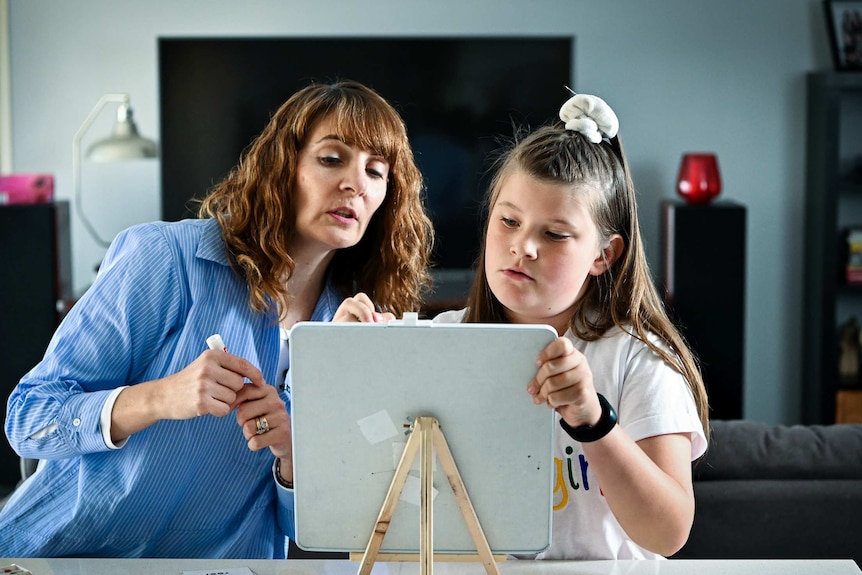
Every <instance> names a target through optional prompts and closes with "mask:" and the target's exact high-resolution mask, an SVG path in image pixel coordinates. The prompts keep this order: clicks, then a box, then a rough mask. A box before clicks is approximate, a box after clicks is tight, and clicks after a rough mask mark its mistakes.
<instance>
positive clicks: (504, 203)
mask: <svg viewBox="0 0 862 575" xmlns="http://www.w3.org/2000/svg"><path fill="white" fill-rule="evenodd" d="M497 205H498V206H504V207H506V208H509V209H511V210H514V211H516V212H523V210H521V208H519V207H518V206H516V205H515V204H513V203H512V202H510V201H508V200H500V201H499V202H497ZM548 222H550V223H552V224H560V225H561V226H568V227H570V228H577V227H578V226H576V225H575V224H574V223H572V222H570V221H569V220H566V219H564V218H551V219H550V220H548Z"/></svg>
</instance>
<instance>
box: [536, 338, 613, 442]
mask: <svg viewBox="0 0 862 575" xmlns="http://www.w3.org/2000/svg"><path fill="white" fill-rule="evenodd" d="M536 362H537V363H538V364H539V370H538V371H537V372H536V377H534V378H533V379H532V381H530V384H529V385H528V386H527V392H528V393H529V394H530V395H532V396H533V403H535V404H536V405H541V404H543V403H546V404H547V405H548V406H550V407H552V408H554V409H555V410H557V412H558V413H559V414H560V415H562V416H563V419H565V420H566V423H568V424H569V425H571V426H572V427H578V426H580V425H594V424H596V423H598V421H599V419H600V418H601V415H602V406H601V405H600V404H599V398H598V396H597V395H596V388H595V387H594V386H593V373H592V371H591V370H590V366H589V364H588V363H587V358H586V357H584V354H582V353H581V352H580V351H578V350H577V349H575V346H574V345H573V344H572V342H571V340H569V339H568V338H566V337H559V338H557V339H556V340H555V341H552V342H551V343H549V344H548V346H547V347H546V348H545V349H543V350H542V353H540V354H539V357H538V359H537V360H536Z"/></svg>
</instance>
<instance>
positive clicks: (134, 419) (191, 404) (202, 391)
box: [111, 350, 270, 442]
mask: <svg viewBox="0 0 862 575" xmlns="http://www.w3.org/2000/svg"><path fill="white" fill-rule="evenodd" d="M246 379H247V380H249V381H251V384H246V383H245V380H246ZM246 387H270V386H268V385H266V383H265V382H264V380H263V374H261V372H260V370H259V369H258V368H256V367H255V366H254V365H252V364H251V363H250V362H248V361H247V360H245V359H243V358H241V357H239V356H236V355H233V354H230V353H227V352H225V351H224V350H207V351H205V352H203V353H202V354H200V355H199V356H198V357H197V359H195V360H194V361H193V362H192V363H190V364H189V365H188V366H187V367H186V368H185V369H183V370H182V371H178V372H177V373H175V374H173V375H169V376H167V377H165V378H162V379H157V380H154V381H149V382H144V383H140V384H138V385H132V386H130V387H127V388H125V389H123V391H122V392H120V394H119V395H118V396H117V401H116V403H115V404H114V409H113V411H112V412H111V439H112V440H113V441H114V442H118V441H122V440H123V439H125V438H127V437H129V436H130V435H132V434H133V433H136V432H138V431H141V430H142V429H146V428H147V427H149V426H150V425H152V424H153V423H156V422H157V421H160V420H163V419H175V420H176V419H192V418H195V417H200V416H202V415H214V416H216V417H224V416H225V415H227V414H228V413H230V411H231V410H232V409H233V408H234V407H235V406H236V405H237V401H238V399H237V398H238V394H239V393H240V391H242V390H243V389H245V388H246Z"/></svg>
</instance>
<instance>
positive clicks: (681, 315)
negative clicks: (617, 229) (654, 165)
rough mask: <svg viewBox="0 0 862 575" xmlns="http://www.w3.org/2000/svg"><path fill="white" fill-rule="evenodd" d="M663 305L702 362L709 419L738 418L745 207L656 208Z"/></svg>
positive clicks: (669, 204) (679, 204) (742, 375)
mask: <svg viewBox="0 0 862 575" xmlns="http://www.w3.org/2000/svg"><path fill="white" fill-rule="evenodd" d="M661 229H662V251H663V258H662V281H663V283H664V290H665V292H664V293H665V303H666V305H667V308H668V312H669V313H670V315H671V318H672V319H673V320H674V323H676V325H677V326H678V327H679V329H680V331H681V332H682V335H683V336H684V337H685V338H686V340H687V342H688V344H689V346H690V347H691V349H692V351H693V352H694V353H695V355H696V356H697V358H698V360H699V361H700V366H701V372H702V373H703V380H704V384H705V385H706V392H707V397H708V399H709V406H710V417H711V418H716V419H741V418H742V416H743V403H744V390H745V265H746V264H745V262H746V209H745V206H743V205H741V204H738V203H736V202H731V201H724V200H720V201H715V202H713V203H711V204H707V205H689V204H686V203H684V202H680V201H665V202H663V203H662V228H661Z"/></svg>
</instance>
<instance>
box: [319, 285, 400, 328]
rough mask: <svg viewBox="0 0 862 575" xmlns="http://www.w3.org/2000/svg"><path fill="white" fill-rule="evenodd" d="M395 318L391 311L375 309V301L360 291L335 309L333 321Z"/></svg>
mask: <svg viewBox="0 0 862 575" xmlns="http://www.w3.org/2000/svg"><path fill="white" fill-rule="evenodd" d="M392 319H395V315H394V314H391V313H389V312H379V311H377V310H375V309H374V302H372V301H371V298H369V297H368V296H367V295H365V294H364V293H362V292H359V293H358V294H356V295H355V296H353V297H349V298H347V299H346V300H344V301H343V302H342V303H341V305H340V306H338V309H337V310H336V311H335V317H333V318H332V321H337V322H364V323H377V322H387V321H389V320H392Z"/></svg>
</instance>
